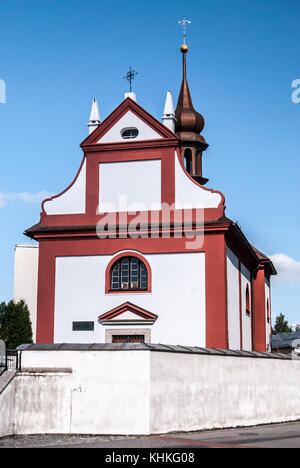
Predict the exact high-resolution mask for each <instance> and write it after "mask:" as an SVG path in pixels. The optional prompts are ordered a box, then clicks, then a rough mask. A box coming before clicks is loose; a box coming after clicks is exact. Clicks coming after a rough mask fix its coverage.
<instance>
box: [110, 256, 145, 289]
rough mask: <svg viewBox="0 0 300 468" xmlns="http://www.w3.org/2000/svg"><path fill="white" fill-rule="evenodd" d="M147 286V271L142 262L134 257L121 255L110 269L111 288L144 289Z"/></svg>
mask: <svg viewBox="0 0 300 468" xmlns="http://www.w3.org/2000/svg"><path fill="white" fill-rule="evenodd" d="M147 287H148V272H147V268H146V266H145V265H144V263H143V262H142V261H141V260H139V259H138V258H136V257H123V258H122V259H120V260H119V261H118V262H117V263H116V264H115V265H114V266H113V267H112V270H111V289H113V290H124V289H125V290H128V289H129V290H130V289H132V290H139V289H140V290H145V289H147Z"/></svg>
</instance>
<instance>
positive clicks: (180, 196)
mask: <svg viewBox="0 0 300 468" xmlns="http://www.w3.org/2000/svg"><path fill="white" fill-rule="evenodd" d="M221 201H222V198H221V195H220V194H219V193H213V192H211V191H209V190H206V189H204V188H202V187H199V185H197V184H196V183H194V182H193V181H192V180H190V178H189V177H188V176H187V175H186V173H185V172H184V170H183V168H182V166H181V164H180V162H179V160H178V156H177V153H176V152H175V208H176V209H183V208H187V209H188V208H218V206H219V205H220V203H221Z"/></svg>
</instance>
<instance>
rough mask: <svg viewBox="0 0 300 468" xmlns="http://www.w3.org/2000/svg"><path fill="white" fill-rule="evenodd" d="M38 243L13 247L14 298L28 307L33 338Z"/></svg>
mask: <svg viewBox="0 0 300 468" xmlns="http://www.w3.org/2000/svg"><path fill="white" fill-rule="evenodd" d="M38 262H39V248H38V245H36V244H34V245H30V244H29V245H17V246H16V247H15V271H14V300H15V301H16V302H18V301H20V300H24V301H25V302H26V304H27V306H28V308H29V312H30V320H31V324H32V332H33V340H34V341H35V337H36V314H37V282H38Z"/></svg>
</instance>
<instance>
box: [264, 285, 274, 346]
mask: <svg viewBox="0 0 300 468" xmlns="http://www.w3.org/2000/svg"><path fill="white" fill-rule="evenodd" d="M265 288H266V294H265V297H266V343H267V350H268V351H271V348H272V345H271V339H272V323H271V320H270V323H268V300H269V306H270V316H271V312H272V311H271V286H270V283H269V281H268V279H267V278H266V279H265Z"/></svg>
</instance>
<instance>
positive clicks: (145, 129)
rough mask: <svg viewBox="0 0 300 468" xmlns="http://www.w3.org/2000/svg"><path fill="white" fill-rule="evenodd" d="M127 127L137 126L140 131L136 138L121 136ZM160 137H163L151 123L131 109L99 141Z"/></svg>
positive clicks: (111, 141) (138, 139)
mask: <svg viewBox="0 0 300 468" xmlns="http://www.w3.org/2000/svg"><path fill="white" fill-rule="evenodd" d="M126 128H137V129H138V131H139V134H138V136H137V137H136V138H134V140H124V139H123V138H122V136H121V132H122V130H124V129H126ZM159 138H161V136H160V135H159V133H157V132H155V131H154V130H153V129H152V128H151V127H149V125H147V124H146V123H145V122H143V120H141V119H140V118H139V117H138V116H137V115H135V114H134V113H133V112H132V111H130V110H129V111H128V112H127V113H126V114H125V115H124V116H123V117H122V118H121V119H120V120H119V121H118V122H117V123H116V124H115V125H114V126H113V127H112V128H111V129H110V130H108V132H107V133H105V135H103V137H102V138H100V140H99V141H98V143H114V142H119V141H122V142H126V141H129V142H130V141H140V140H156V139H159Z"/></svg>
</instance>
